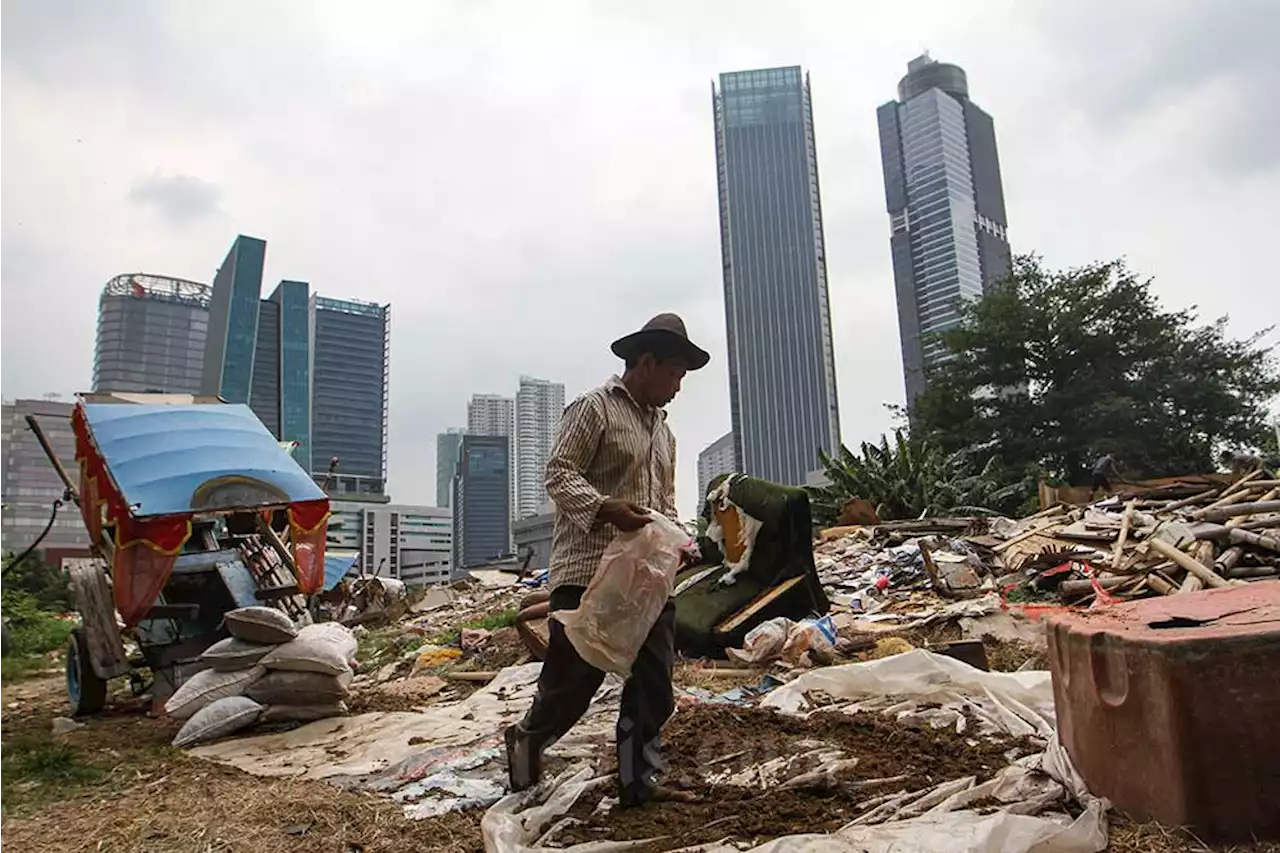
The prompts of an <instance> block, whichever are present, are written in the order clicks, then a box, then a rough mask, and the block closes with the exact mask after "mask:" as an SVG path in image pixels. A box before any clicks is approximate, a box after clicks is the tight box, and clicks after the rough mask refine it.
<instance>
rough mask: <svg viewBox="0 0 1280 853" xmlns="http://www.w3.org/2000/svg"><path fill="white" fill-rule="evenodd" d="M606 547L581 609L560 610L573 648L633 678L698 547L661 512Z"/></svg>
mask: <svg viewBox="0 0 1280 853" xmlns="http://www.w3.org/2000/svg"><path fill="white" fill-rule="evenodd" d="M649 514H650V516H652V518H653V521H651V522H649V523H648V524H646V525H645V526H644V527H642V528H640V529H639V530H637V531H635V532H633V533H619V534H618V535H617V536H615V537H613V541H612V542H610V543H609V545H608V546H607V547H606V548H605V549H604V556H603V557H601V558H600V568H598V569H597V570H596V573H595V575H594V576H593V577H592V578H591V583H590V584H589V585H588V586H587V591H586V592H584V593H583V594H582V602H581V604H579V605H578V609H577V610H557V611H555V612H553V613H552V614H551V616H552V618H554V619H556V620H558V621H559V622H560V623H561V624H562V625H564V631H565V634H566V635H567V636H568V637H569V642H571V643H573V648H574V649H575V650H576V651H577V652H578V654H579V655H580V656H581V657H582V659H583V660H585V661H586V662H587V663H589V664H591V665H592V666H594V667H595V668H596V669H602V670H604V671H605V672H613V673H617V674H618V675H622V676H628V675H630V674H631V665H632V664H633V663H635V660H636V655H638V654H639V653H640V647H641V646H643V645H644V641H645V638H647V637H648V636H649V631H650V630H651V629H652V628H653V625H654V623H655V622H657V621H658V616H659V615H660V614H661V613H662V608H663V607H665V606H666V604H667V599H668V598H670V597H671V590H672V587H673V586H674V585H675V577H676V572H677V571H678V570H679V568H680V559H681V556H682V555H683V554H684V553H685V552H686V551H688V550H690V549H691V548H693V547H694V545H693V540H692V539H691V538H690V536H689V534H688V532H687V531H686V530H685V529H684V528H683V527H681V526H680V525H678V524H676V523H675V522H674V521H672V520H671V519H670V518H667V517H666V516H665V515H662V514H661V513H658V512H654V511H652V510H650V511H649Z"/></svg>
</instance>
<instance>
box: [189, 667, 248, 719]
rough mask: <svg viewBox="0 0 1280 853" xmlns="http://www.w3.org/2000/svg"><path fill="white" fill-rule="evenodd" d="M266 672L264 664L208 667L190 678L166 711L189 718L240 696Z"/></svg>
mask: <svg viewBox="0 0 1280 853" xmlns="http://www.w3.org/2000/svg"><path fill="white" fill-rule="evenodd" d="M264 672H266V670H265V669H263V668H262V667H260V666H255V667H253V668H252V669H241V670H237V671H235V672H218V671H216V670H212V669H204V670H201V671H200V672H197V673H196V674H195V675H193V676H191V677H190V678H189V679H187V681H186V683H185V684H183V685H182V686H181V687H179V688H178V689H177V690H176V691H174V694H173V695H172V696H170V697H169V701H168V702H165V703H164V712H165V713H166V714H168V715H169V716H170V717H173V718H175V719H178V720H186V719H188V718H190V717H191V715H193V714H194V713H195V712H196V711H199V710H200V709H201V708H203V707H204V706H205V705H208V704H209V703H210V702H215V701H217V700H218V699H225V698H226V697H228V696H240V695H241V694H243V693H244V691H245V690H246V689H247V688H248V687H249V685H251V684H253V682H255V681H257V680H258V679H259V678H261V677H262V674H263V673H264Z"/></svg>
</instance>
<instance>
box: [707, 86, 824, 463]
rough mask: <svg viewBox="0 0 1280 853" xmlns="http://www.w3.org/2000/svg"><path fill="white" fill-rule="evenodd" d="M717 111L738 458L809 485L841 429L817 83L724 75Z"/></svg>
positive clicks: (715, 94)
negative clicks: (814, 93) (813, 94)
mask: <svg viewBox="0 0 1280 853" xmlns="http://www.w3.org/2000/svg"><path fill="white" fill-rule="evenodd" d="M712 102H713V107H714V116H715V130H716V164H717V167H718V182H719V190H720V245H721V259H722V264H723V267H724V307H725V321H726V326H727V343H728V351H729V397H730V407H731V412H730V414H731V421H732V427H733V433H732V434H733V441H734V458H735V459H736V460H737V462H738V464H739V466H740V467H741V470H742V472H743V473H745V474H749V475H751V476H753V477H763V478H764V479H767V480H772V481H774V482H778V483H784V484H787V485H799V484H801V483H803V482H804V478H805V474H806V473H807V472H809V471H810V470H812V469H813V467H814V465H815V464H816V462H817V458H818V451H819V450H825V451H827V452H832V451H833V450H834V449H835V447H836V446H837V445H838V444H839V423H840V417H839V409H838V406H837V402H836V376H835V358H834V351H833V349H832V344H831V316H830V310H829V308H828V304H827V259H826V249H825V245H824V242H823V233H822V204H821V200H820V198H819V193H818V157H817V148H816V145H815V142H814V130H813V107H812V103H811V100H810V89H809V78H808V76H807V75H806V74H804V73H803V72H802V71H801V69H800V68H799V67H790V68H771V69H766V70H759V71H741V72H734V73H730V74H721V75H720V85H719V87H718V88H717V87H716V85H715V84H714V83H713V84H712Z"/></svg>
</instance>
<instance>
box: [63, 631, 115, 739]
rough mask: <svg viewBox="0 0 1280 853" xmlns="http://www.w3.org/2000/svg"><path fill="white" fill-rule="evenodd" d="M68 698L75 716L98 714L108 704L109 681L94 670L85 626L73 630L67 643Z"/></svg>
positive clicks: (72, 713)
mask: <svg viewBox="0 0 1280 853" xmlns="http://www.w3.org/2000/svg"><path fill="white" fill-rule="evenodd" d="M67 700H68V701H69V702H70V703H71V716H73V717H84V716H87V715H89V714H96V713H98V712H99V711H101V710H102V709H103V707H104V706H105V705H106V704H107V682H106V679H104V678H101V677H100V676H99V675H98V673H96V672H94V671H93V663H92V661H90V659H89V643H88V641H87V640H86V639H85V636H84V628H76V629H75V630H74V631H72V632H71V642H70V643H69V644H68V645H67Z"/></svg>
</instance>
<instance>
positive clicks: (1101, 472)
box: [1093, 453, 1120, 494]
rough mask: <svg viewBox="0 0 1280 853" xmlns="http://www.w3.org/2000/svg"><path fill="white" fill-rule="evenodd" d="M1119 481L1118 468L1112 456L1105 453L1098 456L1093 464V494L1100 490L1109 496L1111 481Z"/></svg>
mask: <svg viewBox="0 0 1280 853" xmlns="http://www.w3.org/2000/svg"><path fill="white" fill-rule="evenodd" d="M1119 479H1120V468H1119V467H1118V466H1117V464H1116V457H1115V455H1114V454H1111V453H1107V454H1104V455H1102V456H1099V457H1098V459H1097V461H1096V462H1094V463H1093V490H1094V491H1095V492H1096V491H1098V490H1099V489H1101V490H1102V491H1103V492H1105V493H1108V494H1109V493H1110V492H1111V483H1112V481H1113V480H1119Z"/></svg>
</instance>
